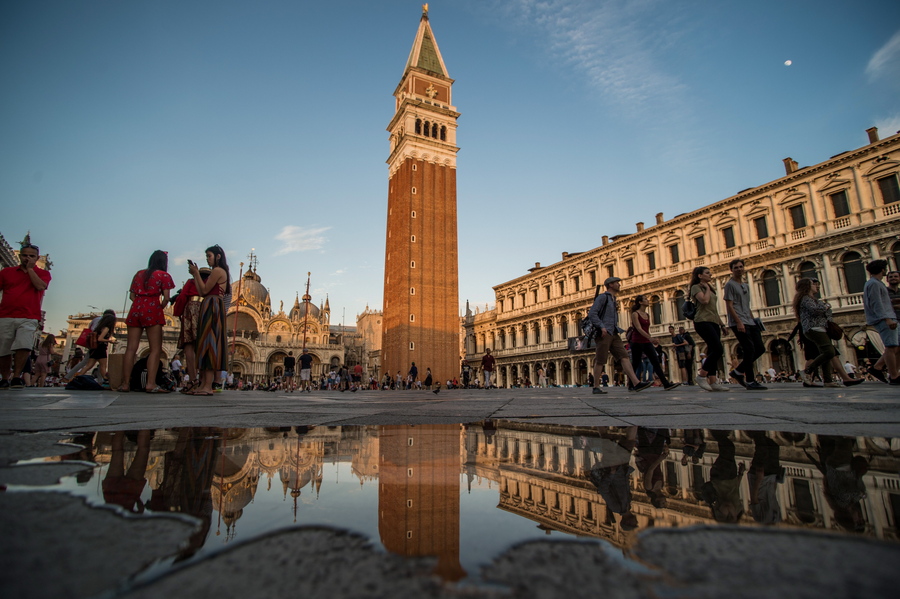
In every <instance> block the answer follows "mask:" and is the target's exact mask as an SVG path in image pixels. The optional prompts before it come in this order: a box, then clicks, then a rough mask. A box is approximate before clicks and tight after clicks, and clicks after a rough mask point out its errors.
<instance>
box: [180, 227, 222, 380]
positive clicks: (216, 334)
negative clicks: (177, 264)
mask: <svg viewBox="0 0 900 599" xmlns="http://www.w3.org/2000/svg"><path fill="white" fill-rule="evenodd" d="M206 263H207V264H208V265H209V267H210V268H211V269H212V272H210V273H209V277H208V278H207V279H206V280H205V281H204V280H203V279H202V278H201V276H200V269H199V268H197V265H196V264H194V263H193V262H191V263H190V266H189V267H188V270H189V272H190V273H191V276H193V277H194V284H195V285H196V286H197V290H198V291H199V292H200V295H202V296H203V303H201V304H200V325H199V327H198V328H197V367H198V368H199V370H200V386H199V387H198V388H197V389H196V390H195V391H193V392H192V393H191V395H204V396H211V395H212V394H213V386H212V385H213V382H214V381H215V377H216V373H217V372H219V371H221V370H225V361H226V354H225V348H226V340H225V302H224V301H223V298H224V297H225V295H227V294H228V293H231V277H230V276H229V273H228V262H227V261H226V260H225V252H224V251H223V250H222V248H221V247H220V246H218V245H214V246H212V247H209V248H206Z"/></svg>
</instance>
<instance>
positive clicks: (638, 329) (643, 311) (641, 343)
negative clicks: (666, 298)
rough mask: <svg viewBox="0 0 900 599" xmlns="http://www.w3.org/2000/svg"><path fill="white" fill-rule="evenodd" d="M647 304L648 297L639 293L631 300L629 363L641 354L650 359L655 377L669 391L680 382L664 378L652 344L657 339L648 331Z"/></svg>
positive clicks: (648, 301) (637, 359)
mask: <svg viewBox="0 0 900 599" xmlns="http://www.w3.org/2000/svg"><path fill="white" fill-rule="evenodd" d="M649 305H650V299H649V298H648V297H647V296H645V295H639V296H637V297H635V298H634V300H632V304H631V326H632V327H634V332H633V333H632V336H631V363H632V364H637V363H638V361H640V359H641V357H642V356H646V357H647V359H648V360H649V361H650V367H651V368H652V369H653V372H654V373H655V374H656V376H657V378H659V382H660V383H661V384H662V386H663V388H664V389H665V390H666V391H669V390H670V389H674V388H676V387H679V386H681V383H672V382H670V381H669V379H668V378H666V373H665V372H663V369H662V366H660V364H659V357H658V355H657V353H656V348H655V347H654V345H653V342H654V341H657V339H655V338H654V337H653V336H652V335H650V333H649V329H650V314H648V313H647V306H649ZM669 328H670V330H671V331H672V332H674V331H675V329H674V328H672V327H669ZM685 345H687V343H685Z"/></svg>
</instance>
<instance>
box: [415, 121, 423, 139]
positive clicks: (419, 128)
mask: <svg viewBox="0 0 900 599" xmlns="http://www.w3.org/2000/svg"><path fill="white" fill-rule="evenodd" d="M416 135H422V119H416Z"/></svg>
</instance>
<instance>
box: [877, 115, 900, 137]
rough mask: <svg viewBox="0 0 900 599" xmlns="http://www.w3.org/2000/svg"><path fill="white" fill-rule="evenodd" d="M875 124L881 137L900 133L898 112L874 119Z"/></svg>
mask: <svg viewBox="0 0 900 599" xmlns="http://www.w3.org/2000/svg"><path fill="white" fill-rule="evenodd" d="M875 126H876V127H878V133H879V135H880V136H881V137H887V136H888V135H893V134H895V133H900V114H894V115H891V116H886V117H883V118H880V119H875Z"/></svg>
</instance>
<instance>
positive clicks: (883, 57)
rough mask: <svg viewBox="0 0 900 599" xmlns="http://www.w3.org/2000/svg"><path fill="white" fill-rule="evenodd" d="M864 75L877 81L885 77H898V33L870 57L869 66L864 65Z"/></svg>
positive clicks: (899, 68) (899, 36)
mask: <svg viewBox="0 0 900 599" xmlns="http://www.w3.org/2000/svg"><path fill="white" fill-rule="evenodd" d="M866 75H868V76H869V79H878V78H879V77H882V76H885V75H888V76H890V77H897V76H900V31H897V33H895V34H894V35H893V36H891V39H889V40H888V41H887V43H886V44H884V45H883V46H882V47H881V48H879V49H878V51H877V52H875V54H873V55H872V58H870V59H869V64H867V65H866Z"/></svg>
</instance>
